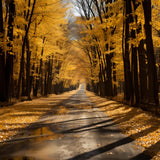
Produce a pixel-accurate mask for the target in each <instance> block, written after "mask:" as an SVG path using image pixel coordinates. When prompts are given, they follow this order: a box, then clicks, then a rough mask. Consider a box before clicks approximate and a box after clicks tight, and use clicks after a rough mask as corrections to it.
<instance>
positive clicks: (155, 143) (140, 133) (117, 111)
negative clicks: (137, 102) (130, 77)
mask: <svg viewBox="0 0 160 160" xmlns="http://www.w3.org/2000/svg"><path fill="white" fill-rule="evenodd" d="M86 94H87V96H88V97H89V98H90V100H91V101H92V102H93V103H94V104H95V107H97V108H99V109H100V110H101V111H104V112H105V113H106V114H107V115H108V116H109V117H110V118H113V119H114V122H115V123H116V124H117V126H118V127H119V129H120V130H122V132H123V133H125V134H126V135H128V136H129V137H131V138H133V139H135V140H136V143H137V145H140V146H142V147H144V150H143V152H144V153H147V154H149V155H150V156H151V157H152V159H153V160H159V159H160V118H158V117H156V116H155V115H153V114H151V113H149V112H145V111H143V110H142V109H140V108H135V107H131V106H129V105H125V104H122V103H119V102H116V101H112V100H107V99H106V98H101V97H99V96H96V95H95V94H94V93H92V92H89V91H86Z"/></svg>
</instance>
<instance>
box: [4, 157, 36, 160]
mask: <svg viewBox="0 0 160 160" xmlns="http://www.w3.org/2000/svg"><path fill="white" fill-rule="evenodd" d="M3 160H37V159H35V158H33V157H11V158H4V159H3Z"/></svg>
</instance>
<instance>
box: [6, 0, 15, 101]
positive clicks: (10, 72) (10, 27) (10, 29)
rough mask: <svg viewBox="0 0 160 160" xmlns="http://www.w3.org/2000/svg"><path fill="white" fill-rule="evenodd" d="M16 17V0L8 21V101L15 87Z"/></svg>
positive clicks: (12, 1)
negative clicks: (14, 40)
mask: <svg viewBox="0 0 160 160" xmlns="http://www.w3.org/2000/svg"><path fill="white" fill-rule="evenodd" d="M14 16H15V4H14V0H11V1H10V3H9V20H8V33H7V36H8V37H9V43H8V47H9V50H8V51H7V55H6V96H7V100H9V98H10V97H11V95H12V85H13V24H14Z"/></svg>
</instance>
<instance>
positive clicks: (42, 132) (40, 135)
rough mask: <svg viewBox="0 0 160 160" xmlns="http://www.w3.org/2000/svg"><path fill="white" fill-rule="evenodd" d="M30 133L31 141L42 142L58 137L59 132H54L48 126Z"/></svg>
mask: <svg viewBox="0 0 160 160" xmlns="http://www.w3.org/2000/svg"><path fill="white" fill-rule="evenodd" d="M29 135H30V136H31V137H32V138H31V139H30V141H36V142H42V141H46V140H53V139H56V138H57V136H58V135H57V134H55V133H53V132H52V131H50V130H49V129H48V127H41V128H38V129H36V130H32V131H30V133H29Z"/></svg>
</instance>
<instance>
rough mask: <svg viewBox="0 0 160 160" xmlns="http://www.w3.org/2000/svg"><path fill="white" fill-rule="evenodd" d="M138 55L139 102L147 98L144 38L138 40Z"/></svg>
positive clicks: (145, 100) (143, 101)
mask: <svg viewBox="0 0 160 160" xmlns="http://www.w3.org/2000/svg"><path fill="white" fill-rule="evenodd" d="M138 56H139V79H140V103H146V102H147V101H148V98H147V65H146V61H145V49H144V40H141V41H140V45H139V47H138Z"/></svg>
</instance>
